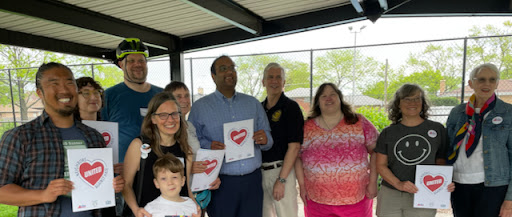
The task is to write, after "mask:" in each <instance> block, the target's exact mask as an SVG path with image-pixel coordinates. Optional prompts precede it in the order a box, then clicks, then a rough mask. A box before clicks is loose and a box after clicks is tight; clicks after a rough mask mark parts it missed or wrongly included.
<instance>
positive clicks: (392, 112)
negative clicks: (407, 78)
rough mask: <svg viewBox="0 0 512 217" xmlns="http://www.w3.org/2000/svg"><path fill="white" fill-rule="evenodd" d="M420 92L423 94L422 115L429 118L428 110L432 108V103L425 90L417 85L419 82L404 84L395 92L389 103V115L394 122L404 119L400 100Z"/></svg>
mask: <svg viewBox="0 0 512 217" xmlns="http://www.w3.org/2000/svg"><path fill="white" fill-rule="evenodd" d="M418 92H419V93H420V95H421V112H420V117H421V118H423V119H427V118H428V115H429V114H428V110H429V109H430V105H429V104H430V103H429V100H428V98H427V96H426V95H425V91H423V89H422V88H421V87H420V86H419V85H417V84H409V83H407V84H404V85H402V86H401V87H400V88H398V90H397V91H396V92H395V95H394V97H393V100H391V102H390V103H389V105H388V117H389V120H391V122H393V124H396V123H399V122H400V121H402V111H400V100H402V99H404V98H405V97H409V96H412V95H414V94H416V93H418Z"/></svg>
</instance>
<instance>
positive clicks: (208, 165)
mask: <svg viewBox="0 0 512 217" xmlns="http://www.w3.org/2000/svg"><path fill="white" fill-rule="evenodd" d="M205 162H206V170H205V171H204V172H205V173H206V175H210V173H212V171H213V170H214V169H215V168H216V167H217V159H213V160H205Z"/></svg>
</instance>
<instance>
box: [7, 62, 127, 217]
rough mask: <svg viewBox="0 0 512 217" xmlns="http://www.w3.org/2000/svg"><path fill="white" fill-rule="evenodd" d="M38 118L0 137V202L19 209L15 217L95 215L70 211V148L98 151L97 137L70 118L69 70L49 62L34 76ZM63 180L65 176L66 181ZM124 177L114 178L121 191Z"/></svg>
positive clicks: (72, 87)
mask: <svg viewBox="0 0 512 217" xmlns="http://www.w3.org/2000/svg"><path fill="white" fill-rule="evenodd" d="M36 88H37V90H36V92H37V95H38V96H39V98H40V99H41V101H42V102H43V104H44V110H43V113H42V114H41V116H39V117H37V118H35V119H34V120H32V121H30V122H28V123H26V124H24V125H21V126H19V127H16V128H14V129H11V130H9V131H7V132H5V133H4V135H3V136H2V139H1V140H0V203H1V204H8V205H14V206H19V207H20V208H19V210H18V216H52V217H53V216H55V217H57V216H99V210H94V211H85V212H79V213H73V212H72V207H71V198H70V197H68V196H65V195H66V194H68V193H70V192H71V190H72V189H73V183H72V182H71V181H69V180H67V179H69V176H67V173H68V172H67V171H65V168H67V165H66V164H67V161H66V160H65V159H66V157H65V156H66V149H67V147H68V145H72V146H82V147H83V148H102V147H105V141H104V140H103V137H102V136H101V134H100V133H99V132H98V131H96V130H94V129H92V128H90V127H87V126H86V125H84V124H82V123H81V122H80V121H78V120H76V121H75V119H74V116H73V111H74V110H75V109H76V106H77V102H78V96H77V86H76V83H75V78H74V77H73V73H72V72H71V70H70V69H69V68H68V67H67V66H65V65H62V64H60V63H53V62H52V63H48V64H43V65H41V67H39V69H38V71H37V73H36ZM66 176H67V177H66ZM123 186H124V179H123V178H122V177H121V176H118V177H116V178H115V179H114V189H115V191H116V192H120V191H121V190H122V189H123Z"/></svg>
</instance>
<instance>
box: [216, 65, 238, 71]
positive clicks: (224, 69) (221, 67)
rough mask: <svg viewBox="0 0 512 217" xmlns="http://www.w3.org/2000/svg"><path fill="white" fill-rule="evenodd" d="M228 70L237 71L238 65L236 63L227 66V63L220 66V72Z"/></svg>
mask: <svg viewBox="0 0 512 217" xmlns="http://www.w3.org/2000/svg"><path fill="white" fill-rule="evenodd" d="M228 70H229V71H232V72H236V66H235V65H232V66H225V65H222V66H219V72H227V71H228Z"/></svg>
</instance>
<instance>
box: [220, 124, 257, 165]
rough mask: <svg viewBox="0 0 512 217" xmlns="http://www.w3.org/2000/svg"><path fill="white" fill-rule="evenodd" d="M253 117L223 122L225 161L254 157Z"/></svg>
mask: <svg viewBox="0 0 512 217" xmlns="http://www.w3.org/2000/svg"><path fill="white" fill-rule="evenodd" d="M253 135H254V119H248V120H243V121H235V122H230V123H225V124H224V144H225V145H226V163H229V162H233V161H237V160H242V159H247V158H251V157H254V140H253V138H252V136H253Z"/></svg>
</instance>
